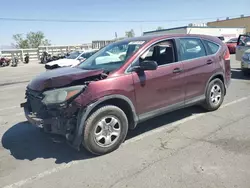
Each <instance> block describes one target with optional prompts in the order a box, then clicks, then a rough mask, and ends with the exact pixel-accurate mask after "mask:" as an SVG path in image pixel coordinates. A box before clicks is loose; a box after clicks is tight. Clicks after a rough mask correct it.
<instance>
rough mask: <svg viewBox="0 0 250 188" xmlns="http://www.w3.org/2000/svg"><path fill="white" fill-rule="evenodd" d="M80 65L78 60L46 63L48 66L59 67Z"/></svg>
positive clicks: (59, 60)
mask: <svg viewBox="0 0 250 188" xmlns="http://www.w3.org/2000/svg"><path fill="white" fill-rule="evenodd" d="M75 64H79V61H78V60H76V59H58V60H55V61H51V62H49V63H46V65H50V66H53V65H59V66H60V67H67V66H71V65H75Z"/></svg>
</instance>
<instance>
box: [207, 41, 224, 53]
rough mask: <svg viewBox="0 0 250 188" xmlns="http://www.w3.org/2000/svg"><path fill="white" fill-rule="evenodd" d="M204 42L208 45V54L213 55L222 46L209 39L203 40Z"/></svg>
mask: <svg viewBox="0 0 250 188" xmlns="http://www.w3.org/2000/svg"><path fill="white" fill-rule="evenodd" d="M203 42H204V43H205V45H206V46H207V49H208V52H207V54H208V55H213V54H216V53H217V52H218V50H219V48H220V46H219V45H218V44H216V43H214V42H211V41H207V40H203Z"/></svg>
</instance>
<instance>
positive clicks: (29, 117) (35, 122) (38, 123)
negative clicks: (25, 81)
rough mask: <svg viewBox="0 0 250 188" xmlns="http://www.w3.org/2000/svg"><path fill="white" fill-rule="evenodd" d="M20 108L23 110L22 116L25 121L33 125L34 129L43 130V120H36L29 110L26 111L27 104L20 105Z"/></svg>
mask: <svg viewBox="0 0 250 188" xmlns="http://www.w3.org/2000/svg"><path fill="white" fill-rule="evenodd" d="M20 106H21V108H23V109H24V114H25V117H26V119H27V120H28V121H29V122H30V123H31V124H32V125H35V126H36V127H39V128H43V120H42V119H41V118H37V117H36V116H34V115H33V114H32V113H31V112H30V111H29V110H28V104H27V102H25V103H21V105H20Z"/></svg>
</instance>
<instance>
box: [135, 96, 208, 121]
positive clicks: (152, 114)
mask: <svg viewBox="0 0 250 188" xmlns="http://www.w3.org/2000/svg"><path fill="white" fill-rule="evenodd" d="M204 100H205V95H201V96H198V97H194V98H191V99H188V100H187V101H185V100H184V101H183V102H178V103H175V104H172V105H169V106H167V107H162V108H160V109H156V110H152V111H150V112H146V113H143V114H141V115H139V116H138V117H139V121H138V123H141V122H144V121H146V120H148V119H152V118H154V117H157V116H160V115H163V114H166V113H169V112H173V111H175V110H178V109H182V108H186V107H188V106H192V105H194V104H198V103H200V102H202V101H204Z"/></svg>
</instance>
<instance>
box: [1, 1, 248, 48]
mask: <svg viewBox="0 0 250 188" xmlns="http://www.w3.org/2000/svg"><path fill="white" fill-rule="evenodd" d="M249 1H250V0H237V1H235V0H69V1H65V0H60V1H59V0H42V1H36V0H23V1H21V0H1V2H0V7H1V11H0V18H4V17H5V18H6V17H8V18H32V19H64V20H65V19H66V20H123V21H126V20H157V21H161V20H165V21H164V22H157V23H145V22H143V23H124V22H117V23H95V22H93V23H46V22H20V21H4V20H0V46H1V45H10V43H13V39H12V35H13V34H17V33H27V32H29V31H43V32H44V33H45V35H46V37H47V38H48V39H49V40H50V41H51V42H52V44H82V43H86V42H91V41H92V40H99V39H112V38H114V37H115V32H117V35H118V37H123V36H124V35H125V31H127V30H130V29H134V31H135V34H136V35H137V36H139V35H141V32H142V31H148V30H154V29H156V28H157V27H158V26H162V27H164V28H171V27H176V26H185V25H187V24H188V23H200V22H207V21H210V20H211V19H205V20H202V19H203V18H214V19H212V20H216V18H217V17H224V18H226V16H229V17H230V16H239V15H241V14H245V15H250V8H249ZM183 19H184V21H183ZM196 19H201V20H196ZM167 20H178V21H167Z"/></svg>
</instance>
